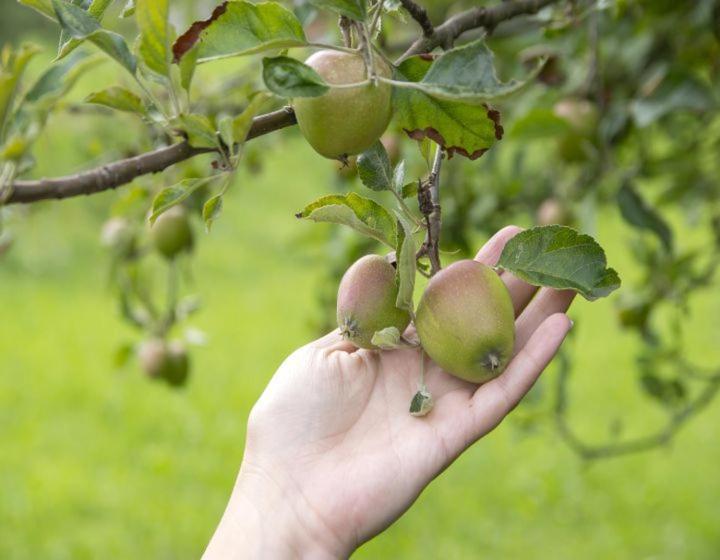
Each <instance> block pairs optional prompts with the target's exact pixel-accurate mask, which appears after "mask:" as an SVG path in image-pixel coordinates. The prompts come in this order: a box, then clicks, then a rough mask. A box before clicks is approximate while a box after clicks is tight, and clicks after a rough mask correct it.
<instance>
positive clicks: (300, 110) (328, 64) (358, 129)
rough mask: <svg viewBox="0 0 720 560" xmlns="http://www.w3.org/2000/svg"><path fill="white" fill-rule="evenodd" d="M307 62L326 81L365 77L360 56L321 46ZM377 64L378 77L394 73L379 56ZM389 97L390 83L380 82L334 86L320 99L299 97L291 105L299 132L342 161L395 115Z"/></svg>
mask: <svg viewBox="0 0 720 560" xmlns="http://www.w3.org/2000/svg"><path fill="white" fill-rule="evenodd" d="M305 64H307V65H308V66H310V67H311V68H312V69H313V70H315V71H316V72H317V73H318V74H319V75H320V76H321V77H322V78H323V79H324V80H325V81H326V82H327V83H328V84H334V85H344V84H353V83H358V82H362V81H364V80H366V79H367V71H366V68H365V61H364V59H363V57H362V55H360V54H355V53H346V52H340V51H331V50H323V51H318V52H316V53H315V54H313V55H312V56H311V57H310V58H308V59H307V60H306V61H305ZM374 64H375V70H376V72H377V75H378V76H382V77H384V78H390V77H392V69H391V68H390V66H388V64H387V63H386V62H385V61H384V60H382V59H381V58H380V57H377V56H376V57H375V60H374ZM391 97H392V88H391V86H390V85H389V84H385V83H382V82H379V83H378V84H376V85H374V84H368V85H364V86H358V87H353V88H337V89H331V90H330V91H328V92H326V93H325V94H323V95H321V96H318V97H300V98H297V99H295V100H294V101H293V107H294V108H295V116H296V117H297V121H298V126H299V127H300V131H301V132H302V134H303V136H304V137H305V139H306V140H307V141H308V142H309V143H310V145H311V146H312V147H313V148H315V151H316V152H318V153H319V154H320V155H323V156H325V157H326V158H330V159H344V158H345V157H347V156H349V155H354V154H359V153H361V152H363V151H365V150H366V149H368V148H369V147H370V146H372V144H373V143H374V142H375V141H376V140H377V139H378V138H380V135H381V134H382V133H383V132H385V129H386V128H387V126H388V123H389V122H390V117H391V116H392V105H391Z"/></svg>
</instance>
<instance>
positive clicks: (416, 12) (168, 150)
mask: <svg viewBox="0 0 720 560" xmlns="http://www.w3.org/2000/svg"><path fill="white" fill-rule="evenodd" d="M557 1H559V0H508V1H504V2H502V3H501V4H497V5H494V6H492V7H490V8H485V7H481V8H473V9H471V10H467V11H465V12H462V13H460V14H458V15H456V16H453V17H451V18H450V19H448V20H447V21H446V22H445V23H443V24H442V25H440V26H438V27H436V28H433V27H432V24H431V23H430V20H429V18H428V17H427V13H426V12H425V10H424V9H423V8H421V7H420V6H418V5H416V4H415V3H414V2H413V0H401V2H402V4H403V6H404V7H405V8H406V9H407V10H408V12H409V13H410V14H411V15H412V17H413V18H414V19H415V20H416V21H417V22H418V23H419V24H420V25H421V27H422V28H423V37H421V38H420V39H418V40H417V41H415V42H414V43H413V44H412V45H411V46H410V48H409V49H407V51H406V52H405V53H404V54H403V55H402V57H401V58H400V59H399V60H398V62H400V61H402V60H403V59H405V58H407V57H409V56H412V55H414V54H421V53H425V52H430V51H432V50H433V49H435V48H436V47H438V46H443V47H448V46H450V45H452V43H453V42H454V40H455V39H457V38H458V37H459V36H460V35H462V34H463V33H464V32H466V31H469V30H471V29H475V28H478V27H484V28H486V29H488V30H492V29H494V28H495V27H496V26H497V25H498V24H499V23H500V22H502V21H505V20H508V19H511V18H514V17H516V16H519V15H523V14H534V13H536V12H537V11H538V10H540V9H541V8H543V7H545V6H547V5H549V4H552V3H554V2H557ZM296 122H297V121H296V120H295V114H294V113H293V111H292V109H291V108H289V107H286V108H284V109H281V110H279V111H274V112H272V113H267V114H265V115H259V116H258V117H255V119H254V121H253V126H252V128H251V129H250V133H249V134H248V137H247V139H248V140H250V139H252V138H256V137H257V136H262V135H263V134H267V133H269V132H273V131H275V130H279V129H281V128H285V127H287V126H291V125H293V124H295V123H296ZM211 151H212V150H210V149H198V148H193V147H191V146H190V145H188V144H187V142H180V143H178V144H173V145H172V146H168V147H164V148H159V149H157V150H153V151H151V152H147V153H145V154H141V155H139V156H135V157H132V158H128V159H123V160H119V161H116V162H113V163H109V164H107V165H103V166H101V167H98V168H95V169H90V170H88V171H83V172H81V173H77V174H75V175H68V176H65V177H57V178H52V179H40V180H34V181H15V182H13V184H12V185H10V186H9V188H10V191H11V193H10V196H9V197H8V199H7V200H6V202H5V203H6V204H13V203H28V202H37V201H39V200H45V199H62V198H68V197H72V196H78V195H87V194H93V193H97V192H101V191H104V190H108V189H114V188H116V187H119V186H120V185H123V184H126V183H129V182H130V181H132V180H133V179H135V178H137V177H140V176H142V175H146V174H148V173H157V172H159V171H162V170H164V169H166V168H167V167H170V166H171V165H173V164H175V163H179V162H181V161H184V160H186V159H190V158H191V157H194V156H196V155H199V154H202V153H207V152H211ZM438 219H439V213H438ZM438 223H439V222H438Z"/></svg>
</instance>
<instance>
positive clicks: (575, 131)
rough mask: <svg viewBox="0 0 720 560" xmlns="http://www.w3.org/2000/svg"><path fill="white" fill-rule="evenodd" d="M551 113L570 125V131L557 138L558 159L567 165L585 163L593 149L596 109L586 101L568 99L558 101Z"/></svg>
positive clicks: (597, 120)
mask: <svg viewBox="0 0 720 560" xmlns="http://www.w3.org/2000/svg"><path fill="white" fill-rule="evenodd" d="M553 112H554V113H555V115H556V116H558V117H560V118H561V119H563V120H565V121H566V122H567V123H568V125H570V130H568V131H567V132H566V133H565V134H563V135H561V136H560V137H559V138H558V152H559V155H560V157H561V158H562V159H563V160H565V161H567V162H568V163H581V162H583V161H586V160H587V159H588V157H589V155H590V154H591V153H592V151H593V150H594V149H595V144H596V138H595V136H596V132H597V126H598V123H599V115H598V110H597V107H596V106H595V105H594V104H593V103H591V102H590V101H588V100H586V99H573V98H568V99H563V100H562V101H558V102H557V103H556V104H555V106H554V107H553Z"/></svg>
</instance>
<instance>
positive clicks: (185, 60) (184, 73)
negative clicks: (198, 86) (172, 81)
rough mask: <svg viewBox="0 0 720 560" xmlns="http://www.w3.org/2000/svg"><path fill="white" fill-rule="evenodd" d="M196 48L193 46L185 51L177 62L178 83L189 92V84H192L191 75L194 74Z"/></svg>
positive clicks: (196, 55)
mask: <svg viewBox="0 0 720 560" xmlns="http://www.w3.org/2000/svg"><path fill="white" fill-rule="evenodd" d="M198 52H199V50H198V48H197V47H195V48H193V49H190V52H187V53H185V56H183V57H182V58H181V59H180V62H178V66H179V68H180V85H181V86H182V87H183V89H184V90H185V91H187V92H188V93H190V85H191V84H192V79H193V76H194V75H195V67H196V66H197V58H198Z"/></svg>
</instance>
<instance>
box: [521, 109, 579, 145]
mask: <svg viewBox="0 0 720 560" xmlns="http://www.w3.org/2000/svg"><path fill="white" fill-rule="evenodd" d="M569 130H570V125H569V124H568V121H567V120H566V119H563V118H560V117H558V116H557V115H556V114H555V113H554V112H553V111H552V109H543V108H535V109H531V110H530V111H528V112H527V113H526V114H525V115H523V116H522V117H520V118H519V119H516V120H515V122H514V123H513V126H512V129H511V130H510V132H509V133H508V134H509V135H510V137H511V138H517V139H522V140H537V139H542V138H556V137H558V136H560V135H562V134H564V133H566V132H568V131H569Z"/></svg>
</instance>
